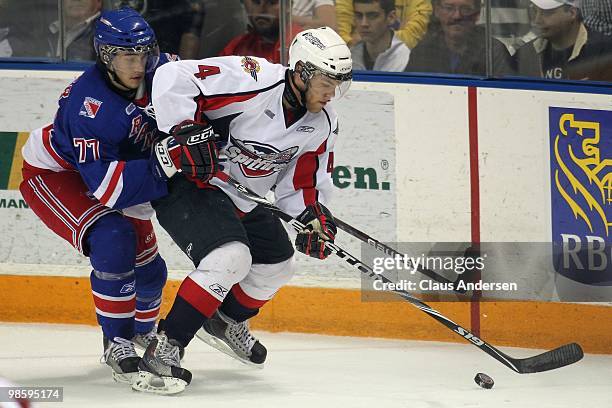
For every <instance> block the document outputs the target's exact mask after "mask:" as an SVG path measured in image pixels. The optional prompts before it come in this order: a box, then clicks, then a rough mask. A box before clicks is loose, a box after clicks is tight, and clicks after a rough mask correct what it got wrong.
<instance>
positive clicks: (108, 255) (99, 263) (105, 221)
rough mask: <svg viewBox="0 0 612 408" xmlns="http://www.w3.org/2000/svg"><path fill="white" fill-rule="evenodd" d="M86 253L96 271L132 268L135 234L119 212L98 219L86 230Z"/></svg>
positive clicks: (119, 271)
mask: <svg viewBox="0 0 612 408" xmlns="http://www.w3.org/2000/svg"><path fill="white" fill-rule="evenodd" d="M86 242H87V248H86V249H87V253H88V255H89V260H90V262H91V266H93V268H94V269H95V270H97V271H101V272H107V273H115V272H116V273H123V272H127V271H131V270H133V269H134V263H135V259H136V234H135V232H134V227H133V226H132V224H131V223H130V222H129V220H127V219H126V218H124V217H123V216H122V215H121V214H118V213H111V214H108V215H105V216H103V217H101V218H100V219H98V220H97V221H96V222H95V223H94V224H93V225H92V226H91V227H90V228H89V229H88V231H87V241H86Z"/></svg>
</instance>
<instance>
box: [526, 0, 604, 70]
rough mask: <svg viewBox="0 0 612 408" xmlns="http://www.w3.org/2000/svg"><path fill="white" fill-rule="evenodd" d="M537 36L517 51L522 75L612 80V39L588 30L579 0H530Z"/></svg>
mask: <svg viewBox="0 0 612 408" xmlns="http://www.w3.org/2000/svg"><path fill="white" fill-rule="evenodd" d="M530 1H531V3H532V4H531V9H530V10H531V19H532V25H533V27H534V31H535V32H536V33H537V35H538V36H537V38H536V39H534V40H533V41H531V42H529V43H527V44H525V45H524V46H522V47H521V48H519V50H518V51H517V53H516V55H515V62H516V66H517V71H518V72H519V74H521V75H527V76H536V77H541V78H549V79H578V80H583V79H584V80H595V81H612V42H610V41H609V37H608V38H606V37H605V36H603V35H601V34H600V33H597V32H593V31H589V30H587V28H586V27H585V25H584V23H583V18H582V14H581V11H580V0H530Z"/></svg>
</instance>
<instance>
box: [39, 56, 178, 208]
mask: <svg viewBox="0 0 612 408" xmlns="http://www.w3.org/2000/svg"><path fill="white" fill-rule="evenodd" d="M170 59H174V58H173V57H172V56H170V55H168V54H162V55H161V56H160V62H159V64H158V66H160V65H162V64H164V63H166V62H168V61H169V60H170ZM104 75H105V73H103V72H102V71H101V70H100V69H99V68H98V67H97V66H92V67H90V68H89V69H87V70H86V71H85V72H84V73H83V75H81V76H80V77H79V78H78V79H77V80H76V81H74V82H73V83H72V84H71V85H70V86H68V87H67V88H66V90H65V91H64V92H63V94H62V95H61V97H60V100H59V109H58V111H57V115H56V117H55V121H54V123H53V130H52V134H51V137H50V138H49V139H50V144H51V147H52V150H54V151H55V153H57V155H58V156H60V158H61V159H63V160H64V161H65V162H66V163H68V164H69V165H70V166H71V167H72V168H74V169H76V171H78V172H79V173H80V174H81V177H82V178H83V181H84V182H85V184H86V185H87V187H89V189H90V191H91V192H92V193H93V195H94V196H95V197H96V198H97V199H98V200H99V201H100V202H101V203H102V204H104V205H105V206H107V207H111V208H116V209H122V208H126V207H130V206H133V205H136V204H141V203H144V202H148V201H150V200H153V199H157V198H160V197H162V196H164V195H165V194H167V188H166V183H165V181H162V180H160V179H159V178H157V177H155V176H154V175H153V171H152V167H151V166H152V165H151V163H150V160H149V157H150V155H151V148H152V146H153V144H154V142H156V141H157V138H158V135H157V126H156V123H155V114H154V111H153V108H152V105H151V102H150V98H149V95H150V90H151V82H152V77H153V72H151V73H148V74H147V75H146V77H145V84H146V92H145V95H144V96H143V97H142V98H140V99H138V100H129V99H127V98H125V97H124V96H122V95H120V94H119V93H117V92H116V91H114V90H113V89H112V88H111V87H110V86H109V85H108V84H107V81H106V79H105V78H104ZM64 164H65V163H64ZM63 167H65V166H63Z"/></svg>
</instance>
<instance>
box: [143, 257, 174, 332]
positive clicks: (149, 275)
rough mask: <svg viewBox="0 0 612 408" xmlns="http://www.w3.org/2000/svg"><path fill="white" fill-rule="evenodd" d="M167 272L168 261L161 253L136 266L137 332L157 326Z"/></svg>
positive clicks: (148, 330)
mask: <svg viewBox="0 0 612 408" xmlns="http://www.w3.org/2000/svg"><path fill="white" fill-rule="evenodd" d="M167 274H168V272H167V269H166V263H165V262H164V260H163V259H162V257H161V256H160V255H157V256H156V257H155V259H153V261H151V262H149V263H148V264H146V265H143V266H137V267H136V318H135V331H136V333H148V332H150V331H151V330H153V328H154V327H155V321H156V320H157V318H158V316H159V308H160V306H161V301H162V289H163V288H164V285H165V283H166V277H167Z"/></svg>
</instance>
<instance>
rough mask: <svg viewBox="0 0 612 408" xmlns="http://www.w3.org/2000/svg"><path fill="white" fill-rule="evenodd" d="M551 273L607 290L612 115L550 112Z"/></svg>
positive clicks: (610, 280) (611, 265) (611, 273)
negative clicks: (557, 273)
mask: <svg viewBox="0 0 612 408" xmlns="http://www.w3.org/2000/svg"><path fill="white" fill-rule="evenodd" d="M549 127H550V151H551V194H552V197H551V198H552V200H551V203H552V233H553V237H552V240H553V251H554V255H555V258H554V260H555V269H556V270H557V272H559V273H561V274H562V275H564V276H566V277H568V278H570V279H572V280H576V281H578V282H582V283H587V284H597V285H610V284H612V259H608V257H609V258H612V253H611V251H610V246H611V242H612V240H611V235H612V229H611V227H612V112H610V111H598V110H588V109H569V108H554V107H551V108H549Z"/></svg>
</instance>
